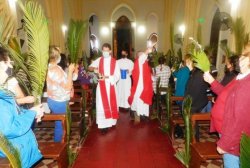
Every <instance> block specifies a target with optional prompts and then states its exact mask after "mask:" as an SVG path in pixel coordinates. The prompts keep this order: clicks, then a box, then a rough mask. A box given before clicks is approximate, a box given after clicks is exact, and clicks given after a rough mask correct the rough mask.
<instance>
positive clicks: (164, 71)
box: [153, 56, 171, 103]
mask: <svg viewBox="0 0 250 168" xmlns="http://www.w3.org/2000/svg"><path fill="white" fill-rule="evenodd" d="M158 63H159V65H157V66H156V68H155V75H154V81H153V87H154V93H156V92H157V91H156V88H157V84H159V88H167V87H168V83H169V78H170V76H171V71H170V68H169V66H167V65H165V63H166V59H165V58H164V57H163V56H161V57H160V58H159V59H158ZM158 82H159V83H158ZM166 94H167V92H166V91H161V93H160V95H161V101H162V102H163V103H165V97H166Z"/></svg>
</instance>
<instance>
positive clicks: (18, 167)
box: [0, 133, 22, 168]
mask: <svg viewBox="0 0 250 168" xmlns="http://www.w3.org/2000/svg"><path fill="white" fill-rule="evenodd" d="M0 150H1V152H3V153H4V154H5V156H6V157H7V158H8V160H9V162H10V164H11V166H12V167H15V168H22V164H21V157H20V153H19V151H18V149H17V148H16V147H14V146H13V144H12V143H11V142H10V141H9V140H8V139H7V138H6V137H5V136H4V135H3V134H2V133H0Z"/></svg>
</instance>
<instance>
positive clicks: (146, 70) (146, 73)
mask: <svg viewBox="0 0 250 168" xmlns="http://www.w3.org/2000/svg"><path fill="white" fill-rule="evenodd" d="M142 68H143V74H142V76H143V90H142V93H141V95H140V98H141V100H142V101H143V102H144V103H145V104H148V105H151V104H152V98H153V81H152V78H151V68H150V66H149V65H148V61H145V62H144V64H143V65H142ZM139 76H140V68H139V59H138V58H137V59H136V60H135V63H134V69H133V71H132V79H133V86H132V87H131V93H130V96H129V98H128V103H129V104H130V105H131V104H132V102H133V99H134V95H135V92H136V88H137V85H138V81H139Z"/></svg>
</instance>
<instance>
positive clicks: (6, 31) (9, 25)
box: [0, 1, 14, 43]
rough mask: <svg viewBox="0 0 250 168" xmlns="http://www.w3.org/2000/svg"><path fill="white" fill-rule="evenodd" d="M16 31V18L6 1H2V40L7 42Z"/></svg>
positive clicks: (0, 38) (0, 27)
mask: <svg viewBox="0 0 250 168" xmlns="http://www.w3.org/2000/svg"><path fill="white" fill-rule="evenodd" d="M13 31H14V19H13V17H12V15H11V14H10V12H9V10H8V8H7V5H6V2H4V1H0V41H1V42H4V43H6V42H7V41H8V38H9V37H10V36H11V35H12V33H13Z"/></svg>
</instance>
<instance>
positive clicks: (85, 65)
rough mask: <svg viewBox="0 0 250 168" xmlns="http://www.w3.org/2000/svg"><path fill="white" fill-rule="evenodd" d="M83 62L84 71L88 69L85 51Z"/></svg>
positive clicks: (84, 52)
mask: <svg viewBox="0 0 250 168" xmlns="http://www.w3.org/2000/svg"><path fill="white" fill-rule="evenodd" d="M82 62H83V67H84V69H85V70H86V69H88V57H87V53H86V51H83V56H82Z"/></svg>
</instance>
